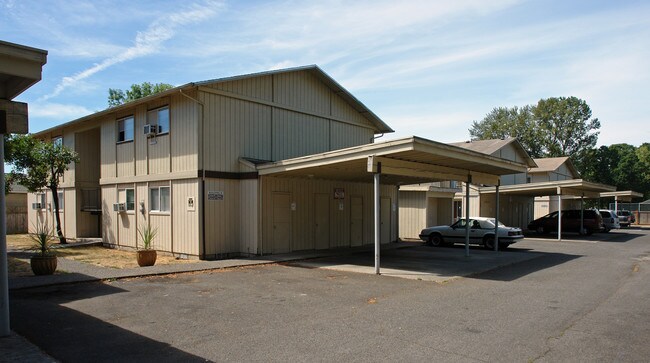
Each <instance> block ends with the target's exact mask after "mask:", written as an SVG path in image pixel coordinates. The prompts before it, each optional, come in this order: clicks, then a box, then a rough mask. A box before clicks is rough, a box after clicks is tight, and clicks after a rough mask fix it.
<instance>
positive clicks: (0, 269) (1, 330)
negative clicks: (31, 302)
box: [0, 134, 11, 337]
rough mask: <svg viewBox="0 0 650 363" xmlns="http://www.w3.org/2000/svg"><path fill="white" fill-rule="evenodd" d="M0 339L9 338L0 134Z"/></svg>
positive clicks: (0, 140)
mask: <svg viewBox="0 0 650 363" xmlns="http://www.w3.org/2000/svg"><path fill="white" fill-rule="evenodd" d="M0 189H1V191H0V337H5V336H9V334H11V330H10V327H9V270H8V264H7V224H6V221H7V218H6V214H5V212H6V210H5V138H4V134H0Z"/></svg>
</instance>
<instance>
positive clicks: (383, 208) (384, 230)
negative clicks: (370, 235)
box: [379, 197, 391, 243]
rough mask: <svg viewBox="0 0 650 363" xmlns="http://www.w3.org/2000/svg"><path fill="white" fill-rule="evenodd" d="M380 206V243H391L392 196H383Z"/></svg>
mask: <svg viewBox="0 0 650 363" xmlns="http://www.w3.org/2000/svg"><path fill="white" fill-rule="evenodd" d="M379 207H380V212H379V214H380V218H379V220H380V223H381V226H380V227H379V231H380V237H381V239H380V243H389V242H390V240H391V238H390V215H391V211H390V198H387V197H385V198H384V197H382V198H381V202H380V204H379Z"/></svg>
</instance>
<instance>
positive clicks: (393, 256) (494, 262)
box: [292, 245, 541, 283]
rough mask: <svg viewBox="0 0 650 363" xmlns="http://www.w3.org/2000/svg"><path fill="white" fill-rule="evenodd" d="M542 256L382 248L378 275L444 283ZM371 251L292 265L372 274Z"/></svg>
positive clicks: (460, 249) (475, 250)
mask: <svg viewBox="0 0 650 363" xmlns="http://www.w3.org/2000/svg"><path fill="white" fill-rule="evenodd" d="M540 256H541V255H540V254H538V253H535V252H529V251H525V250H513V249H510V250H506V251H499V252H494V251H488V250H485V249H483V248H475V247H472V248H471V250H470V256H469V257H466V256H465V250H464V247H461V246H455V247H453V248H449V247H431V246H424V245H421V246H417V247H411V248H399V249H393V250H388V251H382V253H381V256H380V265H381V274H382V275H384V276H393V277H400V278H406V279H415V280H426V281H435V282H438V283H445V282H448V281H450V280H453V279H457V278H461V277H464V276H470V275H475V274H479V273H481V272H485V271H489V270H492V269H495V268H498V267H503V266H508V265H513V264H516V263H520V262H523V261H527V260H530V259H533V258H536V257H540ZM374 263H375V260H374V253H371V252H367V253H356V254H352V255H347V256H332V257H324V258H318V259H310V260H302V261H296V262H292V264H293V265H297V266H303V267H310V268H324V269H328V270H334V271H346V272H355V273H365V274H374V273H375V267H374Z"/></svg>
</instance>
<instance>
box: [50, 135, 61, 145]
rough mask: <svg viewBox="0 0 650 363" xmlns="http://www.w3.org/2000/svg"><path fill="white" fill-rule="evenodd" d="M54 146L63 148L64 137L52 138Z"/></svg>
mask: <svg viewBox="0 0 650 363" xmlns="http://www.w3.org/2000/svg"><path fill="white" fill-rule="evenodd" d="M52 144H54V146H58V147H61V146H63V136H56V137H53V138H52Z"/></svg>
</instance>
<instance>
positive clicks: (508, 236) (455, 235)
mask: <svg viewBox="0 0 650 363" xmlns="http://www.w3.org/2000/svg"><path fill="white" fill-rule="evenodd" d="M465 221H466V219H460V220H458V221H457V222H456V223H454V224H452V225H451V226H436V227H429V228H425V229H423V230H422V232H420V239H421V240H423V241H425V242H427V243H429V244H431V245H433V246H435V247H438V246H442V245H451V244H454V243H465V223H466V222H465ZM469 223H470V230H469V243H470V244H474V245H483V246H485V248H487V249H490V250H491V249H494V218H487V217H470V219H469ZM498 231H499V232H498V233H499V248H501V249H505V248H507V247H508V246H509V245H511V244H513V243H515V242H517V241H519V240H521V239H523V238H524V234H523V232H522V230H521V228H514V227H506V226H505V225H504V224H503V223H501V222H499V229H498Z"/></svg>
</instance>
